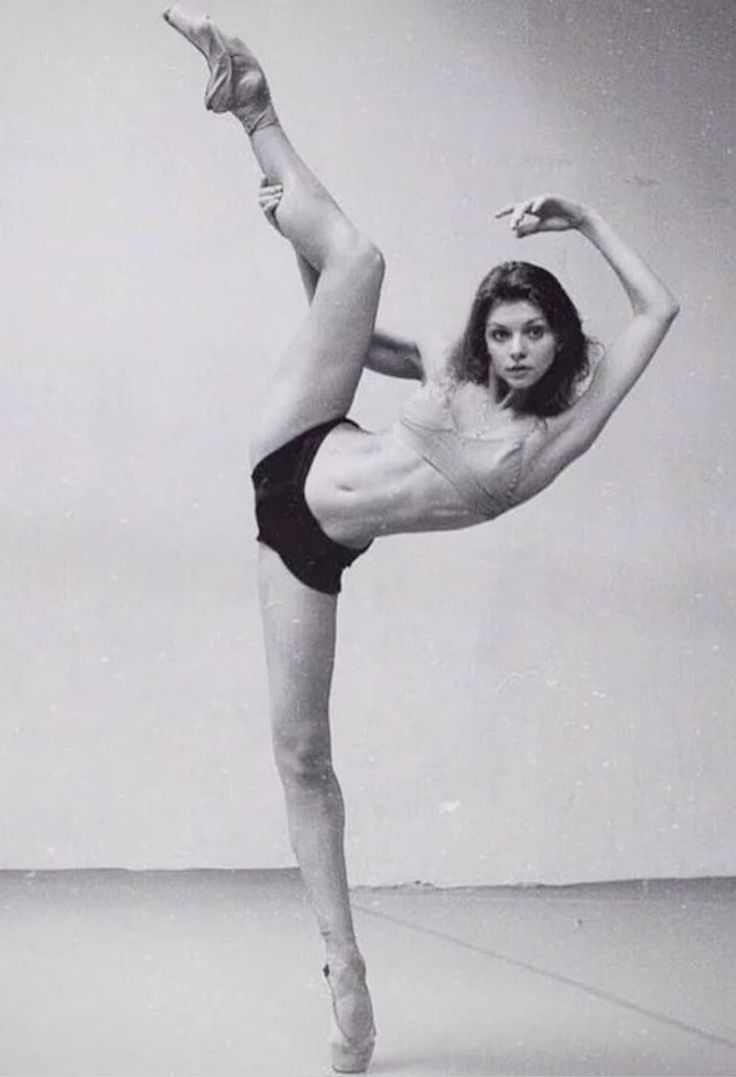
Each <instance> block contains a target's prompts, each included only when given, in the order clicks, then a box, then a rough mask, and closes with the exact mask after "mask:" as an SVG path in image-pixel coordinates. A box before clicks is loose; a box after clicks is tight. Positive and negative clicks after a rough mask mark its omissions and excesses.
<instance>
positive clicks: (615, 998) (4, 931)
mask: <svg viewBox="0 0 736 1077" xmlns="http://www.w3.org/2000/svg"><path fill="white" fill-rule="evenodd" d="M354 904H355V910H356V920H357V925H358V929H359V932H360V936H361V940H362V946H363V950H364V953H365V956H366V958H367V960H368V965H369V982H370V985H371V988H372V991H373V996H374V1002H375V1008H376V1023H377V1026H378V1030H379V1038H378V1042H377V1048H376V1054H375V1056H374V1061H373V1063H372V1065H371V1070H370V1072H371V1073H373V1074H384V1075H389V1074H401V1075H402V1077H404V1075H406V1077H408V1075H410V1074H411V1075H419V1074H421V1075H426V1077H430V1075H435V1074H457V1075H465V1077H470V1075H473V1077H475V1075H478V1077H480V1075H483V1077H486V1075H487V1077H491V1075H493V1077H496V1075H504V1077H506V1075H512V1074H536V1075H545V1077H546V1075H550V1077H551V1075H553V1074H565V1075H573V1074H585V1075H593V1074H626V1075H644V1074H647V1075H654V1074H679V1075H697V1077H705V1075H708V1074H710V1075H716V1074H719V1075H720V1074H726V1075H730V1077H734V1075H736V988H735V987H734V984H735V982H736V979H735V970H736V880H726V879H717V880H689V881H679V882H666V881H660V882H651V883H649V884H643V883H615V884H601V885H588V886H574V887H562V888H557V887H556V888H548V887H539V888H525V889H504V888H501V889H460V890H435V889H433V888H431V887H416V888H408V889H406V888H404V889H395V890H391V889H388V890H357V891H356V892H355V895H354ZM0 910H1V915H0V1074H1V1075H2V1077H11V1075H12V1077H31V1075H33V1077H40V1075H43V1077H66V1075H74V1077H112V1075H124V1077H168V1075H171V1077H189V1075H201V1077H236V1075H243V1077H246V1075H247V1077H271V1075H273V1077H318V1075H322V1074H328V1073H330V1072H331V1071H330V1069H329V1057H328V1050H327V1038H328V1032H329V1012H330V1004H329V996H328V993H327V988H326V986H325V985H324V983H323V981H322V978H321V975H320V965H321V949H320V944H319V941H318V939H317V938H316V933H315V930H314V928H313V926H312V920H311V915H310V913H309V911H308V909H307V907H306V906H305V903H304V898H303V894H302V889H301V886H300V883H299V880H298V877H297V876H296V874H295V873H294V872H291V871H282V872H277V871H273V872H254V871H189V872H146V873H131V872H124V871H94V872H90V871H87V872H48V873H42V872H6V873H2V874H0Z"/></svg>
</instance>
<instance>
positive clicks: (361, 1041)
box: [322, 962, 376, 1073]
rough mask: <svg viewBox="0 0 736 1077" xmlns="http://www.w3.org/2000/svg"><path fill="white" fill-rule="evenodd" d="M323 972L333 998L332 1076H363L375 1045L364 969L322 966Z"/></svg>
mask: <svg viewBox="0 0 736 1077" xmlns="http://www.w3.org/2000/svg"><path fill="white" fill-rule="evenodd" d="M322 972H323V974H324V977H325V979H326V981H327V985H328V987H329V989H330V993H331V995H332V1036H331V1039H330V1049H331V1053H332V1068H333V1070H334V1071H335V1073H365V1071H366V1070H367V1069H368V1064H369V1062H370V1060H371V1056H372V1055H373V1048H374V1046H375V1042H376V1029H375V1026H374V1024H373V1009H372V1007H371V999H370V995H369V994H368V988H367V986H366V982H365V965H364V964H363V963H362V962H361V963H360V964H357V963H351V964H350V965H342V966H341V965H337V964H333V966H332V967H330V965H325V967H324V968H323V969H322Z"/></svg>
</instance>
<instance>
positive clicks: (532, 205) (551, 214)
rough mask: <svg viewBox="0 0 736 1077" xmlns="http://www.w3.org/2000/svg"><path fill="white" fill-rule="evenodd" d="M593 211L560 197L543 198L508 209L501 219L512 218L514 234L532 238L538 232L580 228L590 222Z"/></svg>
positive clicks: (503, 211) (501, 214) (504, 209)
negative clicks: (589, 218)
mask: <svg viewBox="0 0 736 1077" xmlns="http://www.w3.org/2000/svg"><path fill="white" fill-rule="evenodd" d="M589 214H590V210H589V209H588V207H587V206H584V205H583V204H582V203H581V202H573V201H572V200H571V199H569V198H562V197H560V195H556V194H540V195H537V196H536V198H527V199H525V200H524V201H523V202H512V203H510V204H509V205H508V206H504V207H503V209H500V210H499V211H498V213H496V214H495V216H496V218H498V217H508V216H510V217H511V221H510V224H511V230H512V231H513V232H515V233H516V235H517V236H520V237H521V236H531V235H534V233H535V232H566V231H568V229H571V228H580V227H581V226H582V225H583V224H585V222H586V221H587V219H588V216H589Z"/></svg>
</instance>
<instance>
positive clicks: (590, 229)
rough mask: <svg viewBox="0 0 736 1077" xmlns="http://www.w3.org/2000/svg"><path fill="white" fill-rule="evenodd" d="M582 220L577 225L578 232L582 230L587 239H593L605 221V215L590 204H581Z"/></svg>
mask: <svg viewBox="0 0 736 1077" xmlns="http://www.w3.org/2000/svg"><path fill="white" fill-rule="evenodd" d="M580 208H581V214H580V220H579V222H578V225H577V229H578V232H582V234H583V235H584V236H585V238H586V239H593V237H594V236H595V235H596V234H597V233H598V231H599V229H600V227H601V225H602V224H603V223H604V220H603V217H602V216H601V214H600V213H599V212H598V210H596V209H592V208H591V207H590V206H581V207H580Z"/></svg>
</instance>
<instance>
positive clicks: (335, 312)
mask: <svg viewBox="0 0 736 1077" xmlns="http://www.w3.org/2000/svg"><path fill="white" fill-rule="evenodd" d="M382 280H383V262H382V260H381V256H380V254H379V253H378V252H377V251H376V250H375V248H373V247H371V246H370V245H367V244H366V245H364V246H363V247H362V248H358V249H357V250H356V251H355V253H354V255H353V256H351V257H346V258H345V259H344V261H342V262H339V263H336V264H335V265H332V266H329V267H328V268H327V269H325V270H324V272H323V273H322V275H321V277H320V279H319V283H318V285H317V289H316V291H315V294H314V298H313V300H312V303H311V306H310V307H309V311H308V313H307V315H306V317H305V319H304V322H303V323H302V325H301V327H300V329H299V331H298V332H297V334H296V336H295V338H294V340H293V341H292V342H291V344H290V345H289V347H288V349H287V351H286V353H285V354H284V356H283V357H282V359H281V361H280V362H279V363H278V365H277V368H276V371H275V373H274V377H273V378H272V380H271V383H270V385H269V387H268V389H267V391H266V397H265V400H264V401H263V404H262V407H261V410H260V415H259V421H258V426H257V429H256V430H255V433H254V435H253V437H252V438H251V460H252V463H254V464H255V463H258V461H259V460H262V459H263V457H264V456H267V455H268V453H270V452H273V451H274V449H278V448H279V447H280V446H281V445H283V444H285V443H286V442H287V441H290V440H291V439H292V438H293V437H296V436H297V434H301V433H302V431H304V430H307V429H309V428H310V427H312V426H315V425H317V424H318V423H321V422H325V421H327V420H328V419H334V418H337V417H338V416H343V415H346V414H347V413H348V411H349V410H350V407H351V405H352V402H353V397H354V396H355V390H356V389H357V387H358V382H359V381H360V376H361V374H362V372H363V366H364V363H365V357H366V354H367V352H368V349H369V347H370V342H371V337H372V335H373V329H374V325H375V320H376V310H377V308H378V299H379V296H380V291H381V282H382Z"/></svg>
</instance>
